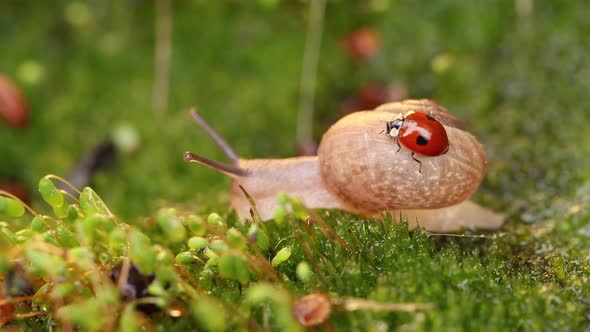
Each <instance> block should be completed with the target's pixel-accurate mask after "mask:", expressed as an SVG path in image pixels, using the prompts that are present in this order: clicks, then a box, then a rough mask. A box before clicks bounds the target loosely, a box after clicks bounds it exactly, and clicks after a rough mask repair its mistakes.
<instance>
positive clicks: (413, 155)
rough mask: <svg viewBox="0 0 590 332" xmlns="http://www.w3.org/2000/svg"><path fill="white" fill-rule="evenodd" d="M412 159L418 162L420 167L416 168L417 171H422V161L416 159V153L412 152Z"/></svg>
mask: <svg viewBox="0 0 590 332" xmlns="http://www.w3.org/2000/svg"><path fill="white" fill-rule="evenodd" d="M412 159H414V160H415V161H416V162H418V164H420V168H419V169H418V172H420V173H422V162H421V161H420V160H418V159H416V154H415V153H414V152H412Z"/></svg>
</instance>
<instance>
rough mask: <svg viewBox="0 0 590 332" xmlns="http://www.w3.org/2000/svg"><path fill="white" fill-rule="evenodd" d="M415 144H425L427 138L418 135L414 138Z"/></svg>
mask: <svg viewBox="0 0 590 332" xmlns="http://www.w3.org/2000/svg"><path fill="white" fill-rule="evenodd" d="M416 144H418V145H426V144H428V138H426V137H424V136H422V135H420V136H418V138H416Z"/></svg>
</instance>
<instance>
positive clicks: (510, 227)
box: [0, 0, 590, 330]
mask: <svg viewBox="0 0 590 332" xmlns="http://www.w3.org/2000/svg"><path fill="white" fill-rule="evenodd" d="M265 3H272V1H251V2H247V3H245V2H244V3H239V2H235V1H207V2H206V1H181V2H175V3H174V7H173V14H174V15H173V22H174V35H173V54H172V61H171V81H170V103H169V108H168V112H167V113H165V114H154V113H153V111H152V109H151V101H152V86H153V66H154V63H153V53H154V51H153V45H154V33H153V30H154V27H153V23H154V16H155V12H154V6H153V3H152V2H151V1H99V2H71V1H51V2H38V1H24V2H23V1H4V2H2V3H0V31H2V45H1V50H0V72H3V73H5V74H7V75H9V76H11V77H13V78H15V80H16V81H17V82H18V83H19V84H21V86H22V87H23V88H24V91H25V94H26V95H27V98H28V101H29V103H30V106H31V113H32V114H31V116H32V121H31V124H30V126H29V127H28V128H27V129H26V130H24V131H18V130H12V129H8V128H3V129H2V130H0V142H1V143H0V180H1V179H14V180H17V181H20V182H22V183H24V184H26V185H27V186H28V187H29V188H36V186H37V181H38V180H39V179H40V178H42V177H43V176H44V175H46V174H48V173H55V174H60V175H66V174H67V173H68V172H69V170H70V169H71V168H72V167H73V166H74V165H75V164H76V163H77V162H78V160H79V159H80V158H81V157H82V156H83V155H84V154H85V153H86V152H87V151H88V150H89V149H90V148H92V147H93V146H95V145H96V144H98V143H99V142H100V141H101V140H103V139H104V138H106V137H108V136H109V135H110V134H111V132H112V130H113V128H114V127H115V126H116V125H118V124H123V123H127V124H131V125H133V126H134V127H135V128H136V129H137V130H138V132H139V134H140V136H141V149H140V150H139V151H138V152H137V153H136V154H134V155H130V156H125V157H122V158H121V159H120V160H119V163H118V165H117V167H115V168H112V169H109V170H106V171H101V172H99V173H98V174H97V175H96V176H95V177H94V178H93V180H92V182H91V183H90V184H91V185H92V187H93V188H94V189H95V190H96V192H98V193H99V194H100V195H101V197H102V198H103V199H104V201H105V202H106V203H107V205H108V206H109V207H110V208H111V209H112V211H113V212H114V213H115V214H116V215H117V216H119V219H120V220H124V221H125V222H127V223H129V224H132V225H137V226H138V227H139V228H140V229H142V230H144V231H145V232H146V234H152V233H151V232H150V230H149V227H147V226H146V220H147V223H149V221H150V220H151V218H150V216H153V215H155V214H156V211H157V210H158V208H160V207H167V206H170V205H173V206H176V207H177V208H178V209H179V210H186V211H190V212H191V213H196V214H200V215H203V216H205V215H207V214H208V213H210V212H213V211H217V212H219V213H220V214H222V215H223V216H225V215H227V214H229V211H228V208H227V202H226V201H227V194H226V188H227V184H228V180H227V179H226V178H224V177H223V176H222V175H220V174H216V173H214V172H213V171H211V170H207V169H204V168H202V167H196V166H194V165H189V164H186V163H184V162H183V161H182V153H183V152H184V151H185V150H193V151H195V152H198V153H199V154H202V155H204V156H207V157H210V158H212V159H222V158H223V157H222V155H221V153H220V151H218V149H217V148H216V147H215V146H214V145H213V144H212V143H211V141H210V140H209V139H208V138H207V137H206V135H205V134H204V133H203V132H202V130H199V129H198V128H197V127H196V126H195V125H194V124H193V123H192V122H191V121H190V120H188V117H187V116H186V110H187V109H188V107H190V106H193V105H196V106H197V107H198V108H199V109H200V111H201V113H202V114H203V116H204V117H205V118H206V119H207V120H208V121H209V122H210V123H211V124H212V126H213V127H214V128H216V129H217V130H218V131H219V132H220V133H222V134H223V135H224V136H225V137H226V139H227V140H228V141H229V142H231V144H232V145H233V146H234V148H235V149H236V150H237V151H238V152H239V153H240V154H241V156H243V157H245V158H251V157H282V156H290V155H293V154H294V153H295V151H296V144H295V141H294V137H295V130H296V129H295V123H296V116H297V110H298V105H299V104H298V103H299V81H300V75H301V66H302V54H303V49H304V44H305V30H306V26H307V16H308V15H307V13H308V6H307V5H306V4H305V3H303V2H298V1H281V2H279V4H278V5H276V6H269V5H268V4H266V5H265ZM530 3H532V7H530V8H528V7H527V4H529V2H528V1H494V2H488V1H472V2H464V1H450V0H448V1H437V2H436V3H433V4H428V5H425V4H421V3H418V2H399V1H391V2H390V1H363V2H355V3H352V2H337V1H331V2H329V3H328V6H327V9H326V10H327V15H326V22H325V31H324V35H323V44H322V48H321V57H320V63H319V67H318V80H317V96H316V97H317V98H316V103H315V108H316V109H317V114H316V119H315V120H316V122H315V136H316V137H317V138H319V137H320V136H321V132H322V131H323V130H325V128H327V126H329V124H330V123H332V122H333V121H334V120H335V119H336V118H337V117H338V116H339V112H340V109H341V105H342V103H343V101H344V99H345V98H346V97H348V96H350V95H352V94H354V93H355V91H356V90H358V88H359V87H360V86H362V85H363V84H365V83H366V82H368V81H384V82H389V81H398V82H402V83H403V84H404V85H405V86H406V87H407V89H408V91H409V96H410V97H412V98H431V99H434V100H436V101H437V102H439V103H440V104H442V105H444V106H445V107H447V108H448V109H449V110H451V112H453V113H454V114H456V115H457V116H458V117H459V118H461V119H464V120H465V122H466V125H467V127H468V128H469V130H470V132H472V133H473V134H475V135H476V136H477V137H478V138H479V140H480V141H481V142H482V144H483V145H484V146H485V149H486V152H487V154H488V160H489V171H488V176H487V178H486V180H485V181H484V183H483V185H482V187H481V189H480V191H479V192H478V193H477V194H476V196H475V200H477V201H478V202H480V203H482V204H483V205H486V206H489V207H491V208H493V209H496V210H498V211H503V212H505V213H507V214H508V216H509V218H508V221H507V223H506V226H505V227H504V228H503V229H502V230H501V232H502V236H498V235H497V234H490V235H489V236H488V237H486V238H462V237H460V238H455V237H428V236H426V235H425V234H424V233H421V232H416V233H409V234H408V233H407V232H406V231H405V230H404V228H403V227H399V226H394V225H392V224H389V223H385V224H382V223H379V222H375V221H365V220H363V219H362V218H359V217H357V216H352V215H348V214H340V213H337V214H334V213H332V214H331V216H330V217H325V216H324V219H325V220H326V221H327V222H328V223H329V224H330V225H331V227H332V228H334V230H335V231H336V232H337V233H338V234H340V236H341V237H343V238H344V239H345V240H346V241H347V242H348V243H350V245H351V246H353V247H354V248H355V249H356V251H357V254H356V255H352V254H350V253H345V252H341V251H339V250H341V249H338V248H336V247H337V246H335V245H334V244H333V242H332V241H328V240H326V239H324V238H322V237H321V236H320V235H318V239H317V243H316V246H317V247H316V248H313V252H314V253H316V254H317V255H318V257H320V258H318V260H319V261H320V263H319V265H320V268H321V270H322V271H323V272H322V273H323V274H325V277H324V278H321V277H317V276H316V277H317V278H318V279H317V280H314V281H313V282H311V283H302V282H298V281H297V278H296V277H295V274H294V270H295V266H296V265H297V264H298V263H299V261H301V260H307V261H309V257H307V256H306V255H305V253H304V250H303V249H302V248H301V247H300V245H301V244H300V242H299V241H300V240H301V239H300V238H297V237H292V236H291V235H292V234H294V233H296V231H297V230H298V229H299V228H300V226H294V225H291V224H288V225H287V226H276V225H274V224H273V223H271V224H269V226H268V227H269V229H271V230H273V232H272V234H274V235H273V236H271V248H275V246H276V245H277V243H279V242H280V247H282V246H284V245H287V244H288V245H291V246H293V248H294V252H293V255H292V256H291V258H290V259H289V260H288V261H287V262H286V263H284V264H282V265H279V267H278V272H279V273H281V274H284V276H285V277H284V280H283V281H282V282H281V283H282V284H283V285H284V287H285V288H286V289H287V290H288V291H289V292H290V293H291V294H292V295H293V296H298V295H303V294H306V293H308V292H315V291H322V292H330V293H331V294H333V295H334V296H337V297H345V296H356V297H363V298H370V299H374V300H378V301H387V302H432V303H434V304H435V305H436V308H435V309H431V310H427V311H424V312H420V313H375V312H371V311H357V312H354V313H349V312H336V313H335V314H334V315H333V316H332V317H331V318H330V324H333V325H334V326H337V327H340V328H345V327H350V328H356V329H359V330H364V329H371V328H374V329H375V330H379V329H380V328H385V327H388V328H391V329H394V328H398V329H409V330H414V329H424V330H439V329H459V330H476V329H478V330H479V329H490V330H497V329H516V330H519V329H523V330H539V329H545V330H561V329H570V330H578V329H587V328H589V326H590V305H589V299H590V289H589V287H590V286H588V285H589V283H588V278H589V276H590V252H589V249H588V242H589V240H590V172H588V170H589V169H590V157H589V156H590V140H588V138H587V136H588V135H587V128H590V116H589V113H588V112H589V111H588V110H589V109H590V98H588V91H590V84H589V83H588V82H590V57H589V56H588V52H587V36H588V35H589V34H590V6H587V5H584V4H583V3H582V2H549V1H545V2H530ZM360 26H370V27H372V28H373V29H375V30H376V31H377V32H378V33H379V34H380V36H381V49H380V51H379V53H378V55H377V57H376V58H375V59H374V60H372V61H370V62H368V63H363V64H359V63H356V62H355V61H353V60H351V59H350V58H349V57H347V55H346V54H345V52H344V51H343V48H342V38H343V36H345V35H346V34H347V33H348V32H350V31H352V30H354V29H356V28H358V27H360ZM31 190H32V191H34V189H31ZM33 207H34V208H35V209H37V210H39V211H47V210H48V209H47V207H46V205H44V204H43V203H42V200H41V198H40V196H38V195H37V196H35V195H34V196H33ZM6 220H7V221H9V220H8V219H6ZM233 222H234V221H233V218H232V217H231V216H230V217H229V218H228V223H230V224H231V223H233ZM11 223H12V224H13V227H14V228H15V229H19V226H18V225H14V222H13V221H11ZM275 227H276V229H274V228H275ZM316 232H317V230H316ZM154 234H156V232H154ZM353 238H355V239H356V240H355V239H353ZM281 239H284V240H282V241H281ZM153 240H154V241H155V242H157V243H162V244H164V245H168V242H167V241H166V240H165V239H158V238H154V239H153ZM2 241H4V240H2ZM355 243H356V244H355ZM184 249H185V247H183V245H179V244H174V245H171V247H170V252H172V253H174V254H177V253H178V252H180V251H182V250H184ZM320 253H323V254H322V255H320ZM272 254H273V252H272V251H271V252H270V253H269V254H268V255H269V256H271V257H272ZM335 267H338V268H335ZM336 271H337V272H336ZM198 272H199V273H200V271H198ZM195 273H196V272H195ZM263 279H264V278H263ZM287 279H288V280H287ZM211 287H212V295H214V296H215V297H217V298H219V299H221V300H222V302H223V303H225V304H226V305H228V307H231V306H229V304H230V303H240V304H242V300H241V295H240V294H242V293H241V292H242V291H244V290H243V289H241V288H240V287H237V283H235V282H234V283H232V282H227V281H219V282H217V283H215V284H214V285H212V286H211ZM245 308H247V306H246V305H236V308H235V310H238V311H240V312H241V315H242V316H243V315H245V314H244V312H243V311H245V310H246V309H245ZM260 311H264V310H259V311H254V315H255V316H256V315H258V316H256V317H260V316H264V313H261V312H260ZM237 316H240V315H237ZM242 316H241V317H242ZM156 317H157V318H156V319H155V321H154V323H153V324H154V325H155V326H156V327H160V328H162V329H164V327H166V326H176V327H178V328H179V329H182V328H183V327H186V326H195V325H194V324H195V323H194V322H193V321H192V320H191V319H188V318H187V319H186V320H182V319H181V320H180V321H172V320H170V319H167V318H164V317H163V315H160V316H156ZM271 321H272V319H271ZM243 322H244V321H243V320H240V319H237V320H236V321H232V322H231V323H232V324H235V325H232V326H234V327H235V326H238V325H240V324H241V323H243ZM19 324H23V326H24V325H27V324H34V323H32V322H28V323H27V322H22V321H21V322H20V323H19Z"/></svg>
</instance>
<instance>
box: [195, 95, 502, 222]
mask: <svg viewBox="0 0 590 332" xmlns="http://www.w3.org/2000/svg"><path fill="white" fill-rule="evenodd" d="M412 113H418V114H423V115H424V116H425V117H427V118H428V119H432V120H433V121H436V122H439V123H440V124H439V125H440V127H441V128H442V129H437V130H443V132H444V134H445V138H446V139H448V146H446V147H443V148H441V149H439V150H440V151H437V153H436V154H430V155H429V154H428V153H415V151H412V150H411V149H412V148H413V147H412V146H411V145H409V146H408V145H407V144H405V143H404V141H402V138H401V136H399V134H400V133H401V129H400V128H401V127H403V126H404V125H403V123H402V122H400V121H402V120H403V119H410V118H412V117H409V116H408V115H409V114H412ZM190 114H191V116H192V117H193V119H194V120H195V121H196V122H197V123H198V124H199V125H200V126H201V127H202V128H203V129H204V130H205V131H206V132H207V134H208V135H209V136H210V137H211V138H212V139H213V140H214V141H215V142H216V144H217V145H218V146H219V147H220V148H221V149H222V150H223V151H224V153H225V155H226V156H227V158H228V159H229V160H230V161H231V164H225V163H221V162H218V161H214V160H209V159H207V158H204V157H201V156H199V155H196V154H193V153H191V152H186V153H185V154H184V159H185V161H190V162H197V163H200V164H203V165H205V166H208V167H210V168H213V169H215V170H217V171H220V172H223V173H225V174H227V175H229V176H230V177H232V184H231V190H230V202H231V205H232V206H233V208H235V209H236V210H237V212H238V214H239V215H240V216H242V217H245V218H247V217H249V216H250V208H251V205H250V203H249V201H248V199H247V197H246V195H244V193H243V192H242V190H241V189H240V186H242V187H243V188H244V190H245V191H246V192H247V193H248V194H249V195H250V196H251V197H252V199H253V200H254V202H255V204H256V208H257V211H258V213H259V214H260V216H261V218H262V219H263V220H267V219H272V218H273V217H274V216H275V211H276V208H277V204H278V202H277V194H278V193H280V192H284V193H286V194H288V195H289V196H292V197H296V198H299V199H300V200H301V201H302V202H303V204H305V205H306V206H307V207H308V208H321V209H340V210H345V211H350V212H354V213H359V214H365V215H378V214H379V213H382V212H390V213H391V214H392V216H394V217H396V218H397V217H400V218H401V217H405V218H407V220H408V223H409V226H410V227H412V228H413V227H416V226H420V227H423V228H425V229H426V230H428V231H435V232H448V231H457V230H460V229H462V228H482V229H496V228H499V227H500V226H501V225H502V223H503V221H504V216H503V215H501V214H498V213H495V212H492V211H490V210H488V209H486V208H484V207H482V206H480V205H478V204H476V203H474V202H472V201H470V200H468V199H469V197H470V196H471V195H472V194H473V193H474V192H475V191H476V190H477V188H478V187H479V185H480V183H481V182H482V180H483V178H484V175H485V171H486V163H487V161H486V156H485V152H484V150H483V148H482V146H481V144H480V143H479V142H478V141H477V139H476V138H475V137H474V136H473V135H471V134H469V133H468V132H467V131H465V130H464V126H463V124H462V123H461V121H460V120H458V119H457V118H456V117H454V116H453V115H451V114H450V113H449V112H448V111H447V110H446V109H445V108H443V107H441V106H439V105H438V104H436V103H435V102H433V101H431V100H427V99H421V100H405V101H403V102H394V103H388V104H384V105H381V106H379V107H377V108H376V109H375V110H373V111H361V112H355V113H351V114H349V115H347V116H345V117H343V118H342V119H340V120H339V121H337V122H336V123H335V124H333V125H332V126H331V127H330V128H329V129H328V130H327V131H326V132H325V133H324V135H323V137H322V139H321V142H320V145H319V148H318V155H317V156H306V157H294V158H285V159H241V158H240V157H238V155H237V154H236V153H235V152H234V150H233V149H232V148H231V147H230V146H229V145H228V143H227V142H226V141H225V140H224V139H223V138H222V137H221V136H220V135H219V134H217V133H216V132H215V131H214V130H213V129H212V128H211V127H210V126H209V125H208V124H207V123H206V122H205V120H204V119H203V118H202V117H201V116H200V115H199V114H198V113H197V112H196V111H194V110H193V111H192V112H191V113H190ZM424 116H420V118H422V117H424ZM400 124H401V125H402V126H400ZM394 129H395V132H393V131H394ZM398 130H399V131H398ZM426 136H427V135H426ZM425 138H427V137H421V138H420V137H418V140H420V139H422V140H424V139H425ZM400 141H401V142H402V143H404V144H401V145H400V144H399V143H400ZM422 143H424V142H422ZM416 144H420V142H418V141H417V143H416Z"/></svg>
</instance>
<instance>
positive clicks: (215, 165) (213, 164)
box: [184, 151, 248, 177]
mask: <svg viewBox="0 0 590 332" xmlns="http://www.w3.org/2000/svg"><path fill="white" fill-rule="evenodd" d="M184 161H187V162H193V163H199V164H201V165H205V166H207V167H209V168H211V169H214V170H216V171H218V172H221V173H224V174H226V175H229V176H231V177H236V176H244V175H246V174H248V171H247V170H245V169H243V168H241V167H239V166H235V165H228V164H225V163H222V162H220V161H215V160H211V159H207V158H205V157H201V156H199V155H196V154H194V153H192V152H190V151H187V152H185V153H184Z"/></svg>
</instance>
